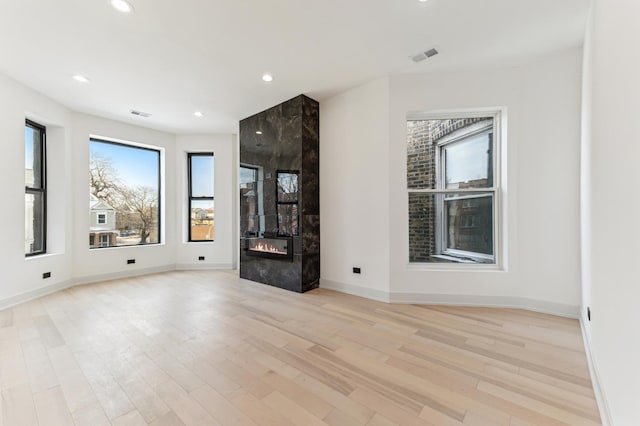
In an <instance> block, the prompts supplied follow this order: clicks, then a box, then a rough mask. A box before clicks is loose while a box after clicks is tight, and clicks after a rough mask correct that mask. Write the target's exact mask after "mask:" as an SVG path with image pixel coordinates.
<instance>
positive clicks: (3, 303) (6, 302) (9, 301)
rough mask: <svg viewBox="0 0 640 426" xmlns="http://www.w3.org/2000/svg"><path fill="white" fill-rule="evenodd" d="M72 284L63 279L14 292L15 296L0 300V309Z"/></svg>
mask: <svg viewBox="0 0 640 426" xmlns="http://www.w3.org/2000/svg"><path fill="white" fill-rule="evenodd" d="M73 285H74V284H73V282H72V281H71V280H64V281H60V282H58V283H55V284H50V285H47V286H44V287H40V288H36V289H34V290H29V291H25V292H24V293H20V294H16V295H15V296H11V297H7V298H6V299H2V300H0V311H1V310H3V309H7V308H11V307H13V306H16V305H19V304H20V303H24V302H28V301H30V300H33V299H37V298H39V297H42V296H47V295H49V294H51V293H55V292H56V291H60V290H64V289H66V288H69V287H73Z"/></svg>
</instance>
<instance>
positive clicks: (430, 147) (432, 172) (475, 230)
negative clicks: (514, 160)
mask: <svg viewBox="0 0 640 426" xmlns="http://www.w3.org/2000/svg"><path fill="white" fill-rule="evenodd" d="M499 119H500V116H499V114H497V113H496V114H484V115H466V116H465V115H462V116H456V117H446V118H416V119H409V120H408V123H407V129H408V132H407V134H408V147H407V187H408V192H409V261H410V262H414V263H424V262H460V263H497V262H496V259H497V247H496V246H497V241H498V239H497V238H496V231H497V228H498V227H497V225H496V224H497V223H498V222H497V212H498V208H497V195H498V188H497V185H496V178H495V176H496V159H497V156H496V154H495V153H496V147H497V146H498V145H497V144H498V142H499V134H498V132H497V130H499V128H500V127H499V125H498V123H499Z"/></svg>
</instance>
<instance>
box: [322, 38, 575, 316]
mask: <svg viewBox="0 0 640 426" xmlns="http://www.w3.org/2000/svg"><path fill="white" fill-rule="evenodd" d="M580 77H581V51H580V49H574V50H570V51H564V52H561V53H558V54H556V55H553V56H550V57H546V58H542V59H539V60H537V61H536V62H535V63H532V64H529V65H527V66H523V67H520V68H512V69H503V70H490V71H477V72H472V73H471V72H470V73H455V74H408V75H398V76H393V77H391V78H390V79H388V80H387V79H385V80H379V81H376V82H373V83H370V84H368V85H364V86H361V87H358V88H355V89H352V90H350V91H347V92H346V93H343V94H340V95H338V96H336V97H334V98H332V99H329V100H327V101H324V102H323V103H322V104H321V135H322V136H321V137H322V141H321V168H322V169H321V185H320V188H321V206H322V212H321V217H322V279H323V280H322V285H323V286H325V287H331V288H339V289H343V290H345V291H349V292H353V293H357V294H361V295H365V296H367V295H368V296H370V297H371V296H375V297H377V298H381V299H385V298H389V299H390V300H392V301H399V302H431V303H434V302H435V303H437V302H442V303H463V304H464V303H471V304H495V305H511V306H523V307H527V308H531V309H536V310H540V311H549V312H553V313H558V314H563V315H569V316H577V315H578V311H579V305H580V254H579V249H580V246H579V236H580V228H579V227H580V222H579V217H580V212H579V188H580V183H579V178H580V168H579V152H580V81H581V78H580ZM486 107H503V108H506V110H507V118H508V120H507V121H508V135H507V138H506V144H505V146H504V149H505V152H504V154H505V155H506V158H507V162H506V172H507V173H506V175H505V182H504V189H505V192H504V194H503V201H504V202H505V206H506V211H505V212H504V213H505V214H504V219H505V220H506V223H507V226H506V230H507V231H508V232H507V234H506V235H505V241H506V245H505V248H506V251H505V255H506V259H507V262H506V265H505V270H501V271H488V270H482V271H479V270H477V269H476V270H474V268H473V266H472V268H471V271H464V272H461V271H459V270H444V268H439V269H440V270H438V269H437V268H436V269H425V268H422V269H420V268H415V267H414V266H408V212H407V210H408V209H407V192H406V140H407V138H406V116H407V113H408V112H428V111H440V110H464V109H475V108H486ZM385 132H388V133H385ZM387 209H389V210H388V211H387ZM385 227H386V230H385ZM387 241H389V245H388V247H387V245H386V242H387ZM358 264H360V265H358ZM352 265H354V266H362V265H364V266H365V267H363V275H362V276H354V275H353V274H352V273H351V266H352ZM367 272H369V273H368V274H367Z"/></svg>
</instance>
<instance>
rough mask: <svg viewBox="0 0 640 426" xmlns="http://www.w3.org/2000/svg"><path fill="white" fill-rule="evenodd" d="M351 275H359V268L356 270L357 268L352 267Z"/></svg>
mask: <svg viewBox="0 0 640 426" xmlns="http://www.w3.org/2000/svg"><path fill="white" fill-rule="evenodd" d="M353 273H354V274H359V273H361V271H360V268H358V267H356V266H354V267H353Z"/></svg>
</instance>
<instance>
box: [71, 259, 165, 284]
mask: <svg viewBox="0 0 640 426" xmlns="http://www.w3.org/2000/svg"><path fill="white" fill-rule="evenodd" d="M175 270H176V265H174V264H170V265H162V266H154V267H152V268H142V269H135V270H131V271H119V272H110V273H106V274H98V275H85V276H84V277H76V278H74V279H73V280H72V283H73V285H84V284H93V283H98V282H102V281H111V280H117V279H120V278H130V277H137V276H140V275H149V274H157V273H160V272H171V271H175Z"/></svg>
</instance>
